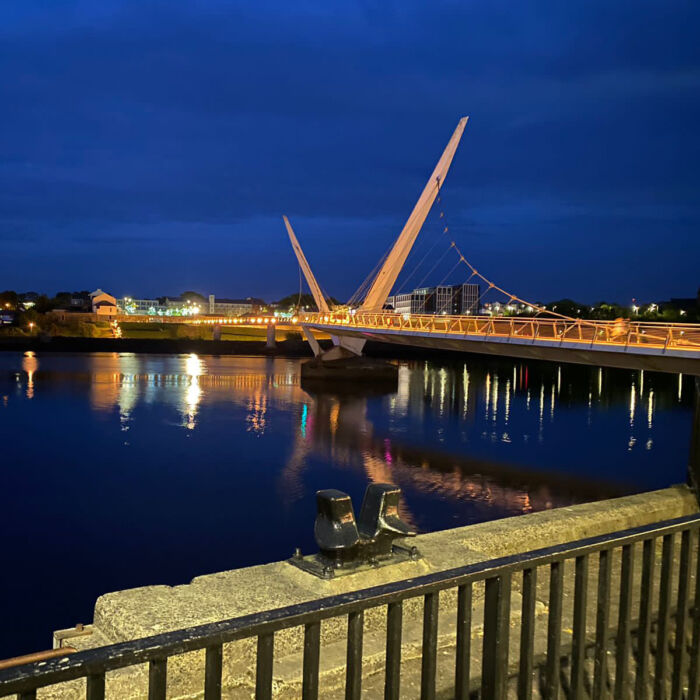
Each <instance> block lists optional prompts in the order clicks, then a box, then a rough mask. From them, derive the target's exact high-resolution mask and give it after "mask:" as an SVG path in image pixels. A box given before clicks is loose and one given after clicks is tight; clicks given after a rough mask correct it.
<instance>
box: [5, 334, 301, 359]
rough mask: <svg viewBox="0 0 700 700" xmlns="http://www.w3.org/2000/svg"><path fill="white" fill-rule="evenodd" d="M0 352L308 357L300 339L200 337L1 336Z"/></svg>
mask: <svg viewBox="0 0 700 700" xmlns="http://www.w3.org/2000/svg"><path fill="white" fill-rule="evenodd" d="M0 351H10V352H12V351H14V352H27V351H33V352H69V353H73V352H85V353H87V352H134V353H136V352H137V353H151V354H153V353H157V354H171V353H172V354H182V353H196V354H198V355H269V354H279V355H284V356H286V357H311V356H312V352H311V349H310V348H309V344H308V343H306V342H305V341H303V340H302V339H301V338H299V339H298V340H297V339H294V340H279V341H277V343H276V347H275V349H274V350H270V349H269V348H266V343H265V340H199V339H191V338H158V339H154V338H71V337H44V336H32V337H6V338H0Z"/></svg>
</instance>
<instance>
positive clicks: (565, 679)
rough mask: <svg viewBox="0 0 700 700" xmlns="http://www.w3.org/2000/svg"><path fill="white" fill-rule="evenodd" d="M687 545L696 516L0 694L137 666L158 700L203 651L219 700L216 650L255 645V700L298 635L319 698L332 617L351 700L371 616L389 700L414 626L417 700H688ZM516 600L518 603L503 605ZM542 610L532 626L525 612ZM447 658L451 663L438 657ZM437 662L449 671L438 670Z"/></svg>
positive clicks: (696, 560) (29, 681) (305, 609)
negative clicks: (278, 648) (561, 699)
mask: <svg viewBox="0 0 700 700" xmlns="http://www.w3.org/2000/svg"><path fill="white" fill-rule="evenodd" d="M699 535H700V514H696V515H689V516H685V517H682V518H677V519H675V520H669V521H665V522H659V523H654V524H651V525H646V526H643V527H638V528H634V529H629V530H624V531H620V532H615V533H612V534H607V535H602V536H598V537H592V538H588V539H584V540H578V541H575V542H569V543H566V544H561V545H557V546H553V547H548V548H545V549H539V550H535V551H530V552H525V553H522V554H516V555H512V556H506V557H501V558H499V559H492V560H490V561H484V562H479V563H476V564H469V565H467V566H463V567H460V568H456V569H451V570H449V571H442V572H438V573H432V574H428V575H425V576H421V577H417V578H413V579H408V580H404V581H397V582H393V583H389V584H385V585H382V586H376V587H374V588H368V589H365V590H361V591H353V592H350V593H344V594H341V595H336V596H332V597H328V598H323V599H320V600H314V601H310V602H306V603H302V604H298V605H293V606H290V607H286V608H279V609H276V610H269V611H264V612H259V613H255V614H252V615H246V616H243V617H238V618H234V619H230V620H226V621H222V622H216V623H210V624H205V625H200V626H198V627H191V628H188V629H183V630H178V631H174V632H168V633H164V634H158V635H155V636H152V637H148V638H145V639H137V640H134V641H130V642H123V643H120V644H113V645H110V646H105V647H101V648H97V649H93V650H90V651H83V652H78V653H75V654H72V655H69V656H65V657H61V658H55V659H51V660H48V661H43V662H39V663H31V664H25V665H23V666H18V667H15V668H10V669H6V670H3V671H0V697H2V696H5V695H8V694H11V693H17V694H19V698H20V699H21V700H29V699H30V698H35V697H36V690H37V689H38V688H42V687H46V686H51V685H55V684H58V683H62V682H65V681H70V680H74V679H87V680H86V683H85V684H84V687H85V694H86V697H87V698H89V700H101V699H102V698H104V697H105V688H106V685H107V684H108V682H109V673H110V672H111V671H114V670H116V669H123V668H125V667H129V666H135V665H138V664H144V663H145V664H148V668H149V673H148V692H147V695H148V697H149V698H150V699H151V700H161V699H162V700H164V699H165V697H166V687H167V685H168V660H169V659H172V658H173V657H176V656H177V655H180V654H185V653H187V652H192V651H196V650H202V649H206V656H205V660H204V669H203V671H204V673H203V674H202V675H203V688H202V690H203V692H204V697H205V698H207V699H208V700H213V699H214V698H216V699H219V698H221V696H222V664H223V659H224V658H225V651H226V650H225V647H224V645H226V644H227V643H229V642H234V641H237V640H242V639H250V638H254V639H257V657H256V662H255V676H254V677H255V696H256V698H258V699H268V698H271V697H272V690H273V678H274V663H275V658H274V653H275V634H277V633H281V632H282V631H284V630H290V629H294V628H299V627H301V628H302V629H303V659H301V660H300V668H299V674H300V677H301V679H302V698H305V699H307V700H310V699H312V698H317V697H318V696H319V683H320V658H321V655H322V654H323V647H322V645H321V623H322V622H323V621H324V620H330V619H332V618H339V617H344V618H346V620H347V640H346V643H347V657H346V658H347V664H346V674H345V686H346V698H350V699H359V698H360V695H361V687H362V680H363V678H362V659H363V634H364V613H365V611H368V610H370V609H376V608H381V609H383V610H384V611H385V615H386V617H385V620H386V624H385V649H386V653H385V656H384V669H385V671H384V676H383V683H384V690H385V693H384V697H385V698H389V699H390V700H396V699H398V697H399V691H400V686H401V681H402V679H403V678H405V674H406V673H408V672H409V671H410V668H409V662H411V659H404V660H403V661H402V626H405V624H407V623H408V622H409V621H415V622H419V621H421V620H422V647H421V654H420V659H419V664H418V666H417V668H416V672H418V673H419V677H420V687H421V698H424V699H427V700H431V699H433V698H435V696H436V685H437V682H438V680H439V681H440V684H441V686H444V684H445V683H449V685H450V686H451V687H450V689H449V691H450V692H452V690H451V689H452V688H454V695H453V696H454V697H456V698H461V699H462V700H466V698H468V697H469V694H470V692H472V691H474V690H478V689H480V690H481V697H483V698H505V697H506V696H507V695H508V696H509V693H512V692H513V691H514V690H515V691H517V694H518V697H523V698H529V697H532V692H533V687H534V688H537V689H538V694H539V693H541V695H542V696H544V697H557V696H558V695H559V691H560V688H561V687H562V686H565V687H566V689H567V690H568V691H569V696H570V697H583V696H584V695H585V696H586V697H588V696H590V697H595V698H600V697H604V696H607V695H608V694H609V691H614V695H615V697H619V698H625V697H650V696H651V694H652V692H651V691H653V695H654V697H674V698H680V697H687V698H694V699H695V700H697V698H698V692H699V690H700V557H698V536H699ZM659 562H660V563H659ZM693 579H694V582H693ZM538 580H539V581H540V584H541V585H540V587H539V588H538V585H537V582H538ZM542 584H544V586H543V585H542ZM516 591H519V592H520V596H519V597H518V596H517V595H516V596H513V595H512V593H514V592H516ZM543 599H544V600H545V601H546V605H547V609H548V610H547V614H546V615H545V616H543V615H542V614H541V608H542V603H541V602H538V601H541V600H543ZM412 601H413V602H414V603H415V602H421V603H422V605H421V607H420V608H419V609H420V610H421V612H420V613H419V614H418V616H415V613H410V611H411V610H414V609H415V608H414V607H409V604H410V603H411V602H412ZM514 601H515V603H514ZM538 611H539V612H538ZM409 614H411V618H410V619H409ZM441 616H442V617H444V618H448V617H449V618H450V620H451V624H450V625H449V626H448V627H449V632H448V633H447V634H449V635H450V636H449V639H446V638H445V627H444V626H443V628H442V634H441V635H439V632H440V628H439V627H438V620H439V617H441ZM482 620H483V622H482ZM476 640H478V642H479V646H480V648H476V644H475V642H476ZM439 647H440V649H441V650H442V651H441V653H440V655H439V658H440V669H439V673H438V648H439ZM446 648H451V649H453V651H454V653H453V654H452V655H451V656H447V655H446V654H445V653H444V652H445V649H446ZM234 653H235V652H234ZM448 662H449V663H450V664H451V670H449V671H448V670H447V669H446V668H445V666H444V664H446V663H448ZM200 673H201V672H200ZM198 675H199V674H198ZM172 682H174V683H176V682H177V679H173V680H172ZM443 690H444V688H443ZM74 691H75V689H73V693H74ZM170 692H171V693H172V692H173V690H172V688H171V691H170ZM143 696H144V697H145V696H146V693H145V692H144V693H143ZM451 696H452V695H451ZM52 697H57V696H55V695H52ZM71 697H75V693H74V694H72V695H71Z"/></svg>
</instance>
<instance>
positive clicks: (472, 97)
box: [0, 0, 700, 296]
mask: <svg viewBox="0 0 700 700" xmlns="http://www.w3.org/2000/svg"><path fill="white" fill-rule="evenodd" d="M0 12H1V13H2V19H3V21H2V22H0V37H2V42H1V43H2V48H0V74H1V75H2V77H3V80H2V81H0V100H1V101H2V103H3V105H8V106H9V108H6V109H4V110H3V112H2V117H1V119H2V128H1V129H0V239H3V240H7V239H8V238H9V237H11V236H13V235H14V236H16V235H17V233H16V232H17V231H26V232H30V231H31V235H32V236H33V237H34V239H35V240H37V241H51V242H52V243H54V244H55V243H57V242H59V243H60V242H62V243H64V244H65V245H68V246H72V245H73V244H74V243H76V242H80V243H81V244H88V243H92V244H93V245H92V247H91V250H92V251H93V254H94V255H95V256H99V255H100V254H101V253H104V251H106V250H107V249H108V247H109V246H112V245H113V241H114V240H115V239H118V238H119V237H120V236H125V237H128V236H132V235H134V234H133V231H134V230H138V232H139V233H138V240H140V241H141V243H142V245H144V246H149V245H151V246H156V247H157V246H158V245H160V243H161V241H162V237H163V236H167V237H168V239H169V247H170V250H171V251H181V252H182V254H183V255H184V254H185V251H188V250H190V248H189V245H190V240H189V235H190V233H191V231H192V230H199V231H200V232H202V231H206V236H205V237H206V240H207V242H208V245H210V246H212V247H214V248H216V247H217V246H221V247H222V249H223V250H228V239H227V238H226V236H228V235H229V233H228V232H229V231H233V232H234V233H233V234H231V235H234V236H240V239H239V240H238V245H239V249H242V248H243V247H244V246H248V247H250V246H251V245H252V244H251V241H250V239H249V238H248V237H246V234H245V233H244V232H245V231H253V232H254V234H255V235H254V238H255V244H256V245H258V244H260V245H261V246H264V245H267V247H268V249H269V256H274V255H281V251H280V249H279V247H278V239H277V237H276V236H277V233H276V231H275V229H274V227H273V226H272V225H267V224H265V223H262V222H272V221H277V220H278V217H279V216H280V215H281V214H282V213H288V214H290V215H292V216H294V217H295V218H298V219H300V220H302V221H303V222H305V223H306V222H309V230H310V231H315V230H316V229H315V228H314V224H313V222H323V231H324V235H323V236H322V237H320V238H319V240H318V245H319V246H322V245H323V244H325V245H326V246H327V247H328V248H327V250H326V251H325V252H324V251H321V252H319V263H318V264H319V265H320V266H323V265H332V264H333V261H334V260H335V259H336V256H337V252H338V251H342V252H343V253H345V254H348V253H347V251H348V250H351V251H353V254H352V257H350V258H348V265H349V267H348V269H347V271H344V272H343V274H341V275H340V276H339V278H338V281H337V283H338V285H339V289H338V290H337V293H338V294H340V295H342V294H343V292H344V291H345V290H349V291H351V288H352V279H353V276H354V279H356V280H357V281H358V282H359V280H361V279H363V278H364V275H365V274H366V272H367V271H368V270H369V269H371V268H372V267H373V265H374V259H375V258H374V257H373V256H375V255H377V256H378V255H379V254H381V252H382V251H383V250H384V249H385V248H386V246H387V245H388V244H389V242H390V241H391V239H392V237H393V236H395V235H396V233H397V232H398V231H399V230H400V228H401V226H402V224H403V222H404V221H405V218H406V216H407V215H408V213H409V212H410V209H411V207H412V206H413V203H414V201H415V199H416V198H417V196H418V194H419V192H420V190H421V188H422V186H423V184H424V182H425V179H426V177H427V175H428V174H429V172H430V168H431V167H432V165H433V164H434V162H435V160H436V159H437V157H438V155H439V153H440V151H441V150H442V148H443V147H444V144H445V143H446V141H447V139H448V137H449V135H450V133H451V131H452V129H453V127H454V124H455V123H456V121H457V119H458V117H459V116H461V115H462V114H464V113H468V114H470V115H471V120H470V123H469V126H468V128H467V131H466V132H465V137H464V141H463V143H462V146H461V148H460V151H459V152H458V155H457V158H456V159H455V163H454V166H453V169H452V171H451V173H450V176H449V179H448V181H447V184H446V188H445V199H446V202H447V203H449V206H450V207H451V212H452V214H451V216H452V218H453V220H454V221H453V226H454V227H455V230H458V231H461V232H462V233H463V234H465V235H467V234H468V235H469V237H470V238H476V239H481V240H482V241H483V243H484V245H486V246H487V243H488V241H490V240H492V239H493V238H494V236H495V237H499V238H501V237H506V238H507V239H508V241H509V242H510V244H512V245H519V241H522V240H525V239H527V238H528V237H530V236H532V235H542V236H543V237H544V238H543V240H545V239H546V240H555V239H559V242H558V244H557V246H556V247H557V249H558V250H560V251H561V262H562V263H566V262H567V261H569V258H567V256H570V255H571V253H572V251H573V250H574V249H575V246H576V245H584V244H585V241H583V240H576V239H575V238H573V237H572V226H571V221H572V220H586V219H590V218H593V219H596V221H597V224H596V225H597V226H599V227H600V228H601V230H603V231H605V232H606V233H605V235H606V236H607V239H608V241H609V244H610V245H611V246H613V247H614V246H615V245H619V248H618V250H619V252H620V253H622V251H623V250H624V248H625V247H626V246H627V245H628V241H627V239H626V234H625V235H623V234H622V233H621V231H626V230H628V228H629V230H631V227H633V226H636V225H637V224H638V222H640V221H641V222H642V223H644V226H642V227H641V228H640V229H639V230H640V231H642V232H643V233H640V235H641V236H642V237H646V238H644V240H642V241H641V244H642V246H643V247H644V249H645V250H647V253H648V255H649V256H650V257H649V259H650V261H651V260H652V259H653V258H654V252H653V246H654V245H655V244H656V243H655V242H656V241H657V240H658V236H659V232H660V231H661V230H662V228H663V230H664V231H665V234H664V235H665V237H666V239H667V240H668V239H671V240H672V239H673V237H674V236H676V237H677V238H678V240H682V241H686V240H687V230H688V228H687V227H688V225H690V224H689V223H688V222H690V223H692V222H696V221H697V219H698V204H697V203H696V200H697V197H696V192H697V188H698V186H700V171H699V169H698V166H697V163H698V156H700V137H699V136H698V135H697V133H696V132H697V128H696V124H697V122H698V119H699V118H700V98H699V97H698V89H697V88H698V83H699V82H700V48H699V47H698V43H697V41H696V39H695V27H697V23H698V22H697V21H698V19H700V8H698V7H696V6H693V5H689V4H683V3H679V2H670V3H664V4H661V3H656V2H641V3H636V4H635V6H634V7H630V6H628V5H627V4H626V3H623V2H612V3H610V2H606V3H604V2H598V1H597V0H596V1H591V2H574V3H559V2H542V3H538V4H536V5H533V4H521V5H513V4H512V3H500V2H495V3H494V2H488V3H487V2H485V0H484V1H481V2H474V3H468V4H467V3H458V2H438V3H421V2H405V3H375V2H362V3H354V4H353V3H349V4H345V5H342V6H338V5H337V4H336V5H328V4H327V3H321V2H301V3H293V4H289V3H280V2H262V3H231V2H227V1H224V0H200V1H199V2H195V3H192V2H185V1H184V0H170V1H169V2H156V3H146V4H144V3H142V2H136V1H122V2H116V1H111V2H109V1H105V2H101V3H97V4H96V3H92V2H87V1H86V0H72V1H70V2H65V3H43V2H38V0H24V1H23V2H19V1H14V0H11V1H10V2H7V3H5V4H4V5H3V9H2V10H0ZM644 207H647V210H646V213H645V209H644ZM681 211H683V212H685V214H684V217H680V216H676V215H675V214H673V215H668V216H665V215H664V216H665V218H664V216H662V215H661V213H663V212H666V213H667V214H668V213H669V212H681ZM347 222H357V226H356V228H355V229H354V230H355V232H356V233H357V237H358V240H359V241H360V242H361V246H360V248H359V249H358V248H353V247H352V238H351V242H350V243H345V242H343V241H344V239H343V237H344V236H347V235H350V234H351V231H349V227H348V223H347ZM684 222H685V223H684ZM202 227H204V228H202ZM350 228H352V227H350ZM574 228H575V227H574ZM319 230H320V229H319ZM13 231H14V232H15V233H14V234H13V233H12V232H13ZM164 231H168V233H167V234H165V233H164ZM537 231H543V233H541V234H538V233H537ZM115 232H116V233H115ZM669 232H670V233H669ZM27 235H29V233H28V234H27ZM203 235H204V234H203ZM311 235H315V234H313V233H312V234H311ZM577 235H585V234H584V233H583V232H580V233H579V234H577ZM129 240H132V239H129ZM314 244H315V241H314ZM688 245H689V246H690V248H691V250H692V251H694V253H695V254H696V257H697V255H700V244H698V243H694V242H693V241H689V242H688ZM484 252H485V253H486V254H489V255H490V254H493V255H494V256H495V255H497V250H495V249H494V250H491V251H490V252H489V249H488V247H486V248H485V249H484ZM35 253H36V251H35ZM16 254H17V255H19V256H20V258H19V259H20V260H21V252H20V251H17V253H16ZM173 255H175V253H174V252H173ZM269 256H268V257H269ZM691 257H692V256H691ZM86 259H87V258H86ZM33 260H34V261H36V256H35V257H34V258H33ZM282 260H285V261H286V262H285V263H284V264H287V263H288V259H287V258H285V257H279V258H278V261H279V274H280V275H281V277H282V280H283V284H286V285H294V284H295V277H296V270H295V268H294V266H293V264H292V265H288V267H287V268H285V267H284V265H283V264H282V262H281V261H282ZM496 260H497V258H496ZM218 264H222V263H221V261H220V260H213V261H212V265H213V267H210V268H208V269H209V272H210V274H212V275H218V274H221V277H220V278H218V279H221V280H223V279H225V274H229V272H230V266H228V265H222V270H218V268H217V267H216V266H217V265H218ZM231 264H232V265H237V266H238V271H237V273H236V274H237V275H239V276H240V278H241V281H242V285H243V286H245V284H246V280H247V282H248V283H250V284H251V285H253V284H256V283H257V278H256V276H255V275H253V274H251V272H250V266H247V265H245V264H244V262H243V256H239V257H238V258H237V260H235V261H232V263H231ZM533 264H535V265H536V264H537V262H536V261H534V262H533ZM42 265H43V266H44V267H42V266H38V265H37V264H36V263H35V264H33V265H32V269H33V271H34V272H33V274H35V275H36V277H35V278H34V279H33V281H32V282H31V284H32V285H33V286H38V285H40V284H41V283H42V279H41V275H42V274H43V272H46V273H47V277H48V273H49V271H50V265H51V257H50V256H46V262H44V263H42ZM546 267H547V265H546V264H544V263H543V269H542V271H543V273H545V272H546ZM19 269H21V266H20V267H19V268H18V267H17V265H15V264H13V265H12V268H11V269H4V268H3V267H2V263H0V274H4V275H8V274H10V275H11V279H12V278H13V277H12V276H14V279H17V276H18V270H19ZM224 270H225V271H226V272H225V273H224ZM121 273H123V274H131V273H128V272H125V271H124V270H123V269H122V270H121ZM51 274H53V272H51ZM133 274H134V275H135V273H133ZM152 274H153V275H154V276H155V278H156V280H157V283H159V284H162V285H163V286H168V285H170V284H171V281H170V279H169V276H168V275H169V271H168V269H167V268H160V269H158V270H155V271H154V272H153V273H152ZM626 274H628V273H624V275H623V279H622V280H621V281H620V280H618V279H615V281H614V282H610V283H608V281H606V280H605V279H604V278H600V279H598V280H597V281H596V284H598V285H599V286H600V287H601V292H600V295H605V294H607V292H605V287H606V285H608V284H610V286H612V285H613V284H614V285H615V286H616V287H617V286H621V285H623V284H624V276H625V275H626ZM617 277H619V275H618V276H617ZM629 280H630V283H632V279H631V277H630V278H629ZM19 281H21V280H19ZM516 281H517V280H516ZM18 283H19V282H18ZM137 283H138V280H137V279H136V278H135V277H134V278H133V279H131V280H129V285H130V286H132V287H134V286H136V285H137ZM334 283H335V281H332V282H330V283H329V285H328V286H332V285H333V284H334ZM201 284H202V285H203V286H204V285H206V284H207V279H206V276H205V275H204V274H203V275H202V280H201ZM669 284H670V282H669ZM674 284H675V285H677V286H676V287H674V290H673V291H674V293H676V294H681V293H682V290H681V287H684V288H687V287H688V286H692V287H694V286H695V284H696V280H695V279H693V274H689V275H688V276H687V277H685V278H680V277H677V278H676V279H675V282H674ZM223 291H224V293H226V291H225V290H223ZM349 291H348V293H349ZM581 291H582V292H583V291H584V290H583V289H581ZM545 292H546V289H545V290H544V291H543V294H544V293H545ZM256 293H262V294H264V292H256ZM550 293H551V295H559V296H561V295H563V294H564V293H567V294H568V293H569V292H565V290H561V291H560V290H559V289H558V288H556V287H555V285H554V284H552V289H551V292H550ZM575 293H576V290H573V291H571V292H570V294H571V295H573V294H575ZM545 296H546V295H545Z"/></svg>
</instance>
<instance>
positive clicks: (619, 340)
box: [299, 311, 700, 354]
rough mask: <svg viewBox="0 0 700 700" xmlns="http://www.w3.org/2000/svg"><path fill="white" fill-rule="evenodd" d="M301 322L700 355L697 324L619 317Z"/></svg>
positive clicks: (357, 317)
mask: <svg viewBox="0 0 700 700" xmlns="http://www.w3.org/2000/svg"><path fill="white" fill-rule="evenodd" d="M299 321H300V322H301V323H305V324H310V325H313V326H320V327H323V328H326V329H328V330H330V332H332V328H333V327H342V326H345V327H348V328H356V329H366V330H387V331H407V332H420V333H440V334H447V335H458V336H478V337H480V338H482V337H493V338H498V339H511V340H513V341H518V340H528V341H532V342H537V341H547V342H549V343H551V342H552V341H556V342H560V343H562V344H563V343H567V344H569V343H572V344H575V345H576V346H578V347H581V346H590V347H596V346H604V345H609V346H610V345H612V346H615V347H617V348H619V347H620V346H623V347H628V348H646V349H662V350H668V349H675V350H690V351H697V352H698V354H700V324H693V323H653V322H643V321H630V320H627V319H618V320H617V321H590V320H583V319H581V320H567V319H552V318H524V317H517V316H512V317H507V316H466V315H460V316H443V315H435V314H398V313H390V312H382V313H349V312H347V311H343V312H334V313H330V314H320V313H309V314H303V315H302V316H300V317H299Z"/></svg>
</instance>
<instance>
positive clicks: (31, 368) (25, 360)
mask: <svg viewBox="0 0 700 700" xmlns="http://www.w3.org/2000/svg"><path fill="white" fill-rule="evenodd" d="M38 368H39V361H38V360H37V359H36V355H35V354H34V353H33V352H32V351H31V350H28V351H27V352H25V353H24V357H22V369H23V370H24V372H26V374H27V389H26V395H27V398H28V399H33V398H34V374H35V373H36V371H37V369H38Z"/></svg>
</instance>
